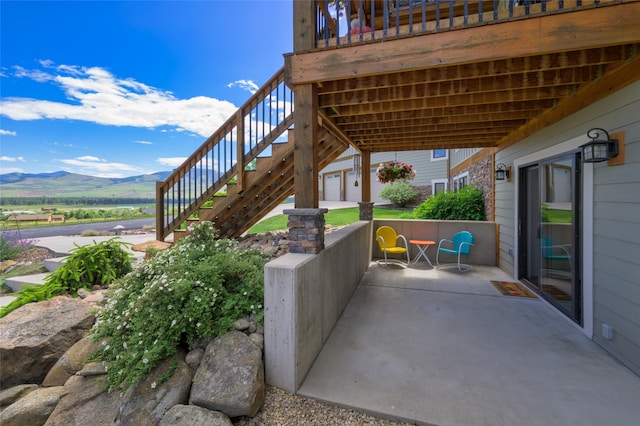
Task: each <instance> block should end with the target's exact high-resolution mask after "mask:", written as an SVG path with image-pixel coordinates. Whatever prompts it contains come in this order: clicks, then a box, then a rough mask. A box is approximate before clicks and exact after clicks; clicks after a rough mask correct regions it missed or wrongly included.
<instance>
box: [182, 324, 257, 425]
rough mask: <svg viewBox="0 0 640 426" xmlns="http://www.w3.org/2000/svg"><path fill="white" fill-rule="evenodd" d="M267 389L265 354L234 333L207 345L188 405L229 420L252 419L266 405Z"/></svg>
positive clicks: (242, 336)
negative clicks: (217, 413)
mask: <svg viewBox="0 0 640 426" xmlns="http://www.w3.org/2000/svg"><path fill="white" fill-rule="evenodd" d="M264 387H265V385H264V365H263V362H262V351H261V350H260V348H258V347H257V346H256V345H255V344H253V342H252V341H251V339H249V337H248V336H247V335H245V334H244V333H242V332H239V331H232V332H230V333H227V334H225V335H223V336H221V337H220V338H218V339H215V340H214V341H212V342H211V343H210V344H209V345H208V346H207V349H206V351H205V355H204V358H203V359H202V362H201V363H200V367H199V368H198V370H197V371H196V375H195V377H194V379H193V385H192V387H191V397H190V400H189V402H190V404H193V405H199V406H201V407H204V408H208V409H209V410H212V411H222V412H223V413H225V414H226V415H227V416H229V417H238V416H250V417H253V416H255V415H256V414H257V413H258V411H259V410H260V407H261V406H262V404H263V402H264Z"/></svg>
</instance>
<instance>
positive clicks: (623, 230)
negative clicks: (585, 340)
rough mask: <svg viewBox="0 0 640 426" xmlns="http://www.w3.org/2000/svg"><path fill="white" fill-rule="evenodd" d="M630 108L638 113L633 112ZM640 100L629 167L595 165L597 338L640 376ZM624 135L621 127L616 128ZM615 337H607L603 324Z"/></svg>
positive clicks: (628, 130)
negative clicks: (612, 330)
mask: <svg viewBox="0 0 640 426" xmlns="http://www.w3.org/2000/svg"><path fill="white" fill-rule="evenodd" d="M637 91H638V92H640V90H637ZM629 110H632V111H633V112H632V113H631V114H630V113H629ZM638 111H640V99H639V100H637V101H636V102H635V103H633V104H631V105H629V106H628V107H626V108H625V109H624V111H622V115H623V116H626V117H628V118H630V119H632V120H633V121H632V122H631V123H628V124H627V125H625V126H624V127H623V128H622V129H621V130H623V131H624V132H625V134H624V138H625V154H624V164H623V165H620V166H608V165H607V164H606V163H601V164H597V165H596V166H594V224H593V225H594V227H593V228H594V247H593V249H594V340H595V341H596V342H597V343H599V344H600V345H602V346H603V347H605V348H606V349H607V350H610V351H611V352H612V353H613V354H615V355H616V356H618V357H620V358H621V359H622V360H624V361H625V363H626V364H627V365H630V366H631V368H632V369H634V371H636V372H640V118H638ZM616 131H618V129H616ZM603 323H604V324H608V325H610V326H611V327H613V329H614V339H613V340H611V341H610V340H606V339H604V338H603V337H602V333H601V327H602V324H603Z"/></svg>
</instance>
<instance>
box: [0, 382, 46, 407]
mask: <svg viewBox="0 0 640 426" xmlns="http://www.w3.org/2000/svg"><path fill="white" fill-rule="evenodd" d="M36 389H38V385H34V384H30V385H18V386H14V387H12V388H9V389H5V390H3V391H0V407H6V406H7V405H11V404H13V403H14V402H16V401H17V400H19V399H20V398H22V397H23V396H25V395H26V394H28V393H29V392H33V391H34V390H36Z"/></svg>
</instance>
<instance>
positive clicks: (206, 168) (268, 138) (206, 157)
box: [156, 67, 293, 241]
mask: <svg viewBox="0 0 640 426" xmlns="http://www.w3.org/2000/svg"><path fill="white" fill-rule="evenodd" d="M292 124H293V90H291V88H290V87H288V86H287V84H286V83H285V79H284V67H282V68H280V70H279V71H277V72H276V73H275V74H274V75H273V76H272V77H271V78H270V79H269V80H267V82H266V83H265V84H263V85H262V87H260V89H258V90H257V91H256V93H254V94H253V95H252V96H251V97H250V98H249V100H247V102H245V104H244V105H242V106H241V107H240V108H239V109H238V110H237V111H236V113H235V114H234V115H233V116H231V117H230V118H229V119H228V120H227V121H226V122H225V123H224V124H222V125H221V126H220V127H219V128H218V129H217V130H216V131H215V132H214V133H213V134H212V135H211V136H210V137H209V138H207V140H206V141H205V142H204V143H203V144H202V145H201V146H200V147H199V148H198V149H196V150H195V151H194V152H193V154H191V156H189V157H188V158H187V159H186V160H185V161H184V162H183V163H182V164H181V165H180V166H178V167H177V168H176V169H174V171H173V172H172V173H171V175H169V176H168V177H167V178H166V179H165V180H164V181H158V182H156V239H157V240H159V241H164V239H165V238H166V237H167V236H168V235H169V234H170V233H171V232H173V231H174V230H176V229H178V227H179V226H180V225H181V224H182V223H184V222H185V221H186V220H187V218H189V216H191V215H192V214H193V213H194V212H195V211H196V210H197V209H198V208H200V207H201V206H202V204H203V203H204V202H206V201H207V200H209V199H210V198H211V197H213V196H214V195H215V194H216V193H218V192H219V191H220V190H222V189H223V188H224V187H225V185H227V184H229V182H230V181H231V179H232V178H234V177H236V178H237V182H236V184H237V186H238V191H242V190H243V188H244V171H245V169H246V168H247V167H249V166H250V165H251V164H252V162H253V160H254V159H256V158H257V157H258V156H259V155H260V154H261V153H262V152H263V151H265V150H266V149H267V148H268V147H269V146H270V145H271V144H272V143H273V142H276V141H277V140H278V138H279V137H280V136H281V135H282V134H283V133H284V132H285V131H286V130H287V129H288V128H289V127H290V126H291V125H292ZM239 164H240V165H241V166H239Z"/></svg>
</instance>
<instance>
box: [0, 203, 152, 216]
mask: <svg viewBox="0 0 640 426" xmlns="http://www.w3.org/2000/svg"><path fill="white" fill-rule="evenodd" d="M118 207H133V208H134V209H136V210H137V209H155V207H156V206H155V204H150V203H143V204H122V205H121V206H116V205H113V204H110V205H109V204H102V205H94V204H46V205H45V204H41V205H21V204H15V205H14V204H12V205H5V206H2V207H1V208H0V210H1V211H8V210H25V211H34V212H36V213H38V214H43V213H48V212H47V211H44V210H42V209H43V208H50V209H55V210H57V211H64V210H78V209H86V210H88V209H91V210H112V209H116V208H118Z"/></svg>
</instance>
